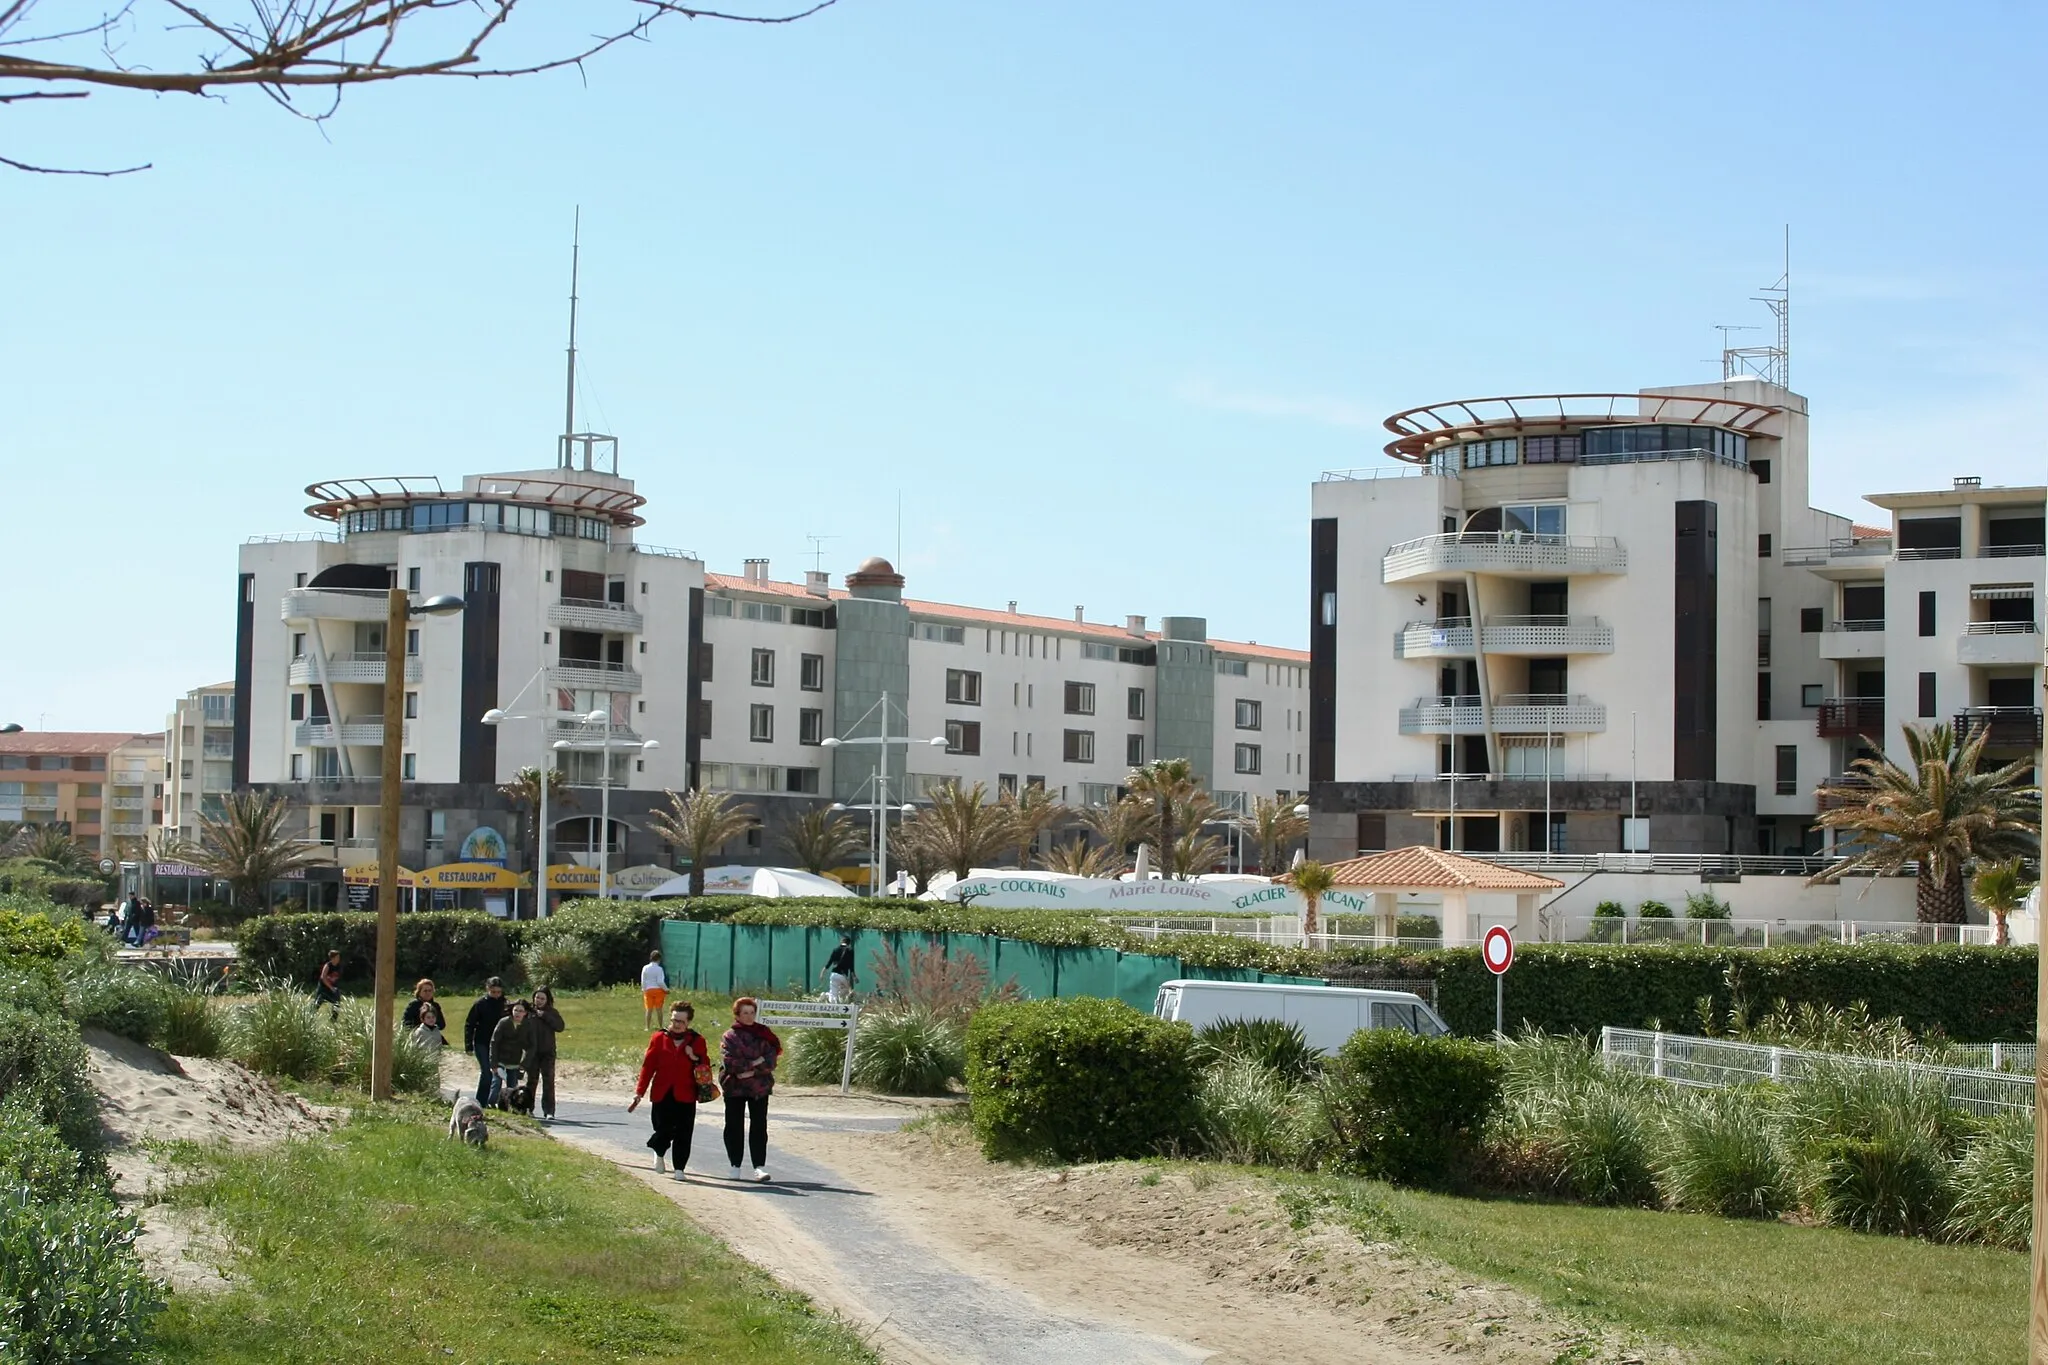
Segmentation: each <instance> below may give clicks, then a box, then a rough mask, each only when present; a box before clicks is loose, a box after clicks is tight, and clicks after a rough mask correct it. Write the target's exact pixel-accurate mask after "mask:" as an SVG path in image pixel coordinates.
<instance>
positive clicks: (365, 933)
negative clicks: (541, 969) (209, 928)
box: [236, 910, 512, 991]
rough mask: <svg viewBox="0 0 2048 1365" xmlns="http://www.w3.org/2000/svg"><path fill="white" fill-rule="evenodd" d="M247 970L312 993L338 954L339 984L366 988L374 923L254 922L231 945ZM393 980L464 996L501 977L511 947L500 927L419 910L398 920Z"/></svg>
mask: <svg viewBox="0 0 2048 1365" xmlns="http://www.w3.org/2000/svg"><path fill="white" fill-rule="evenodd" d="M236 942H237V944H238V945H239V946H240V948H241V952H242V962H243V965H244V968H245V969H246V970H247V971H248V972H250V973H251V974H253V975H255V976H259V977H283V978H285V979H287V980H289V981H291V982H293V983H294V984H296V985H300V986H303V987H304V988H306V989H307V990H309V991H310V990H311V989H312V983H313V978H314V976H315V975H316V974H317V973H318V972H319V970H320V964H321V963H322V962H324V961H326V960H327V950H328V949H330V948H339V949H340V950H341V968H342V973H343V975H344V977H345V978H346V979H347V980H349V981H351V982H354V983H357V984H359V985H360V984H366V983H368V982H369V981H370V979H371V977H372V974H373V973H374V971H375V969H376V962H377V917H376V916H375V915H370V914H365V913H363V912H362V911H360V910H357V911H341V912H337V913H329V914H318V915H259V916H257V917H256V918H254V919H252V920H250V921H249V922H248V923H247V924H245V925H243V926H242V929H241V932H240V934H239V935H237V938H236ZM397 959H398V967H397V979H398V980H399V981H402V982H410V981H416V980H418V979H419V978H420V977H429V978H431V979H433V980H435V981H437V982H439V983H440V984H441V985H442V987H443V988H444V989H454V990H460V989H466V988H469V987H472V986H475V985H477V984H480V983H481V982H482V981H483V979H484V978H485V977H487V976H496V975H498V974H500V973H502V972H504V971H505V969H506V967H507V966H508V965H509V964H510V963H511V962H512V945H511V942H510V940H509V939H508V938H507V937H506V930H505V926H504V925H503V924H502V923H500V922H499V921H498V920H496V919H493V918H492V917H491V916H489V915H486V914H484V913H482V912H481V911H474V910H421V911H417V912H415V913H411V914H404V915H400V916H399V917H398V943H397Z"/></svg>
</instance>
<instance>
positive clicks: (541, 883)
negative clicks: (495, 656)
mask: <svg viewBox="0 0 2048 1365" xmlns="http://www.w3.org/2000/svg"><path fill="white" fill-rule="evenodd" d="M513 700H514V701H517V700H518V698H517V697H515V698H513ZM547 719H549V717H547V716H515V715H511V714H509V713H507V712H506V711H504V710H503V709H502V708H500V707H496V706H493V707H492V708H491V709H490V710H488V711H486V712H484V715H483V722H484V724H486V725H503V724H504V723H505V722H506V721H508V720H540V721H545V720H547ZM554 768H555V756H554V754H553V753H552V752H550V751H549V750H548V748H547V747H546V745H545V743H543V746H542V748H541V753H540V767H539V768H538V769H537V770H536V771H538V772H539V774H540V814H539V815H538V817H537V818H538V819H539V821H540V847H539V850H538V858H537V861H538V862H539V863H540V866H539V868H537V869H536V870H535V872H534V879H533V885H534V888H535V895H537V896H538V897H539V899H538V900H536V901H535V902H534V911H533V914H534V918H535V919H541V918H544V917H545V916H546V915H547V910H548V778H549V777H550V776H551V775H552V774H553V772H554Z"/></svg>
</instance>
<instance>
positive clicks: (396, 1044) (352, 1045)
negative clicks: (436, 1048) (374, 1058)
mask: <svg viewBox="0 0 2048 1365" xmlns="http://www.w3.org/2000/svg"><path fill="white" fill-rule="evenodd" d="M309 1013H311V1014H313V1016H314V1017H315V1018H316V1020H319V1021H321V1023H322V1026H323V1027H328V1028H329V1029H330V1032H331V1034H332V1042H331V1047H332V1057H333V1060H332V1061H331V1062H330V1063H329V1064H328V1069H327V1075H328V1079H330V1080H332V1081H333V1082H334V1083H335V1084H337V1085H352V1086H355V1087H356V1088H357V1089H359V1090H364V1091H367V1090H369V1089H370V1062H371V1054H372V1051H373V1049H374V1047H375V1045H376V1016H375V1015H374V1014H373V1013H372V1012H371V1011H370V1010H369V1009H367V1008H366V1007H364V1006H363V1005H361V1004H359V1003H357V1002H355V1001H350V1002H349V1003H348V1004H347V1005H346V1006H344V1007H343V1008H342V1011H341V1017H340V1018H339V1019H336V1020H334V1021H333V1023H332V1024H331V1025H327V1024H325V1022H324V1021H325V1019H326V1014H325V1012H324V1011H309ZM391 1088H392V1090H394V1091H396V1092H397V1093H399V1094H401V1095H433V1094H437V1093H439V1091H440V1089H441V1061H440V1057H439V1055H438V1054H436V1053H432V1052H429V1051H427V1050H426V1049H425V1048H423V1047H421V1046H420V1045H419V1044H418V1043H415V1042H414V1041H413V1040H412V1037H411V1035H409V1034H407V1033H405V1032H403V1031H402V1030H398V1029H393V1030H392V1034H391Z"/></svg>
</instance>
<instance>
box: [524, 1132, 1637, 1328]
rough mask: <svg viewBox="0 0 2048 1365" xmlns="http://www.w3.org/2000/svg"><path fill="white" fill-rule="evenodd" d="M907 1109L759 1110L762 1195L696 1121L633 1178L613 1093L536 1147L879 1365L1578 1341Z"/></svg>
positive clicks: (631, 1153)
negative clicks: (1040, 1165) (750, 1271)
mask: <svg viewBox="0 0 2048 1365" xmlns="http://www.w3.org/2000/svg"><path fill="white" fill-rule="evenodd" d="M912 1112H915V1111H914V1109H911V1108H909V1107H907V1106H905V1105H903V1104H900V1103H895V1102H890V1101H886V1100H877V1099H873V1098H866V1097H854V1098H853V1099H851V1100H842V1099H840V1098H839V1097H838V1096H837V1095H836V1094H816V1093H793V1094H778V1096H777V1098H776V1103H775V1107H774V1111H773V1113H772V1115H771V1147H770V1153H769V1157H770V1160H769V1165H770V1167H771V1169H772V1170H773V1171H774V1172H775V1176H776V1179H775V1181H774V1182H773V1183H772V1184H770V1185H766V1186H758V1185H754V1184H752V1183H741V1184H735V1183H734V1182H732V1181H730V1180H729V1179H727V1178H725V1172H726V1162H725V1157H724V1154H723V1149H722V1145H721V1141H720V1135H719V1132H718V1129H717V1127H716V1126H715V1124H714V1123H713V1122H712V1121H711V1119H710V1115H708V1114H706V1115H705V1116H703V1118H702V1119H700V1122H699V1124H698V1129H697V1135H696V1141H695V1149H694V1153H693V1156H692V1161H691V1167H690V1173H689V1176H688V1177H687V1179H686V1180H685V1181H683V1182H681V1183H677V1182H674V1181H672V1180H669V1179H667V1178H665V1177H657V1176H656V1175H655V1174H654V1173H653V1171H652V1170H651V1169H647V1168H646V1167H645V1165H644V1164H643V1163H644V1162H645V1161H646V1160H647V1157H646V1149H645V1147H644V1145H643V1144H644V1141H645V1135H646V1126H645V1116H644V1114H639V1113H636V1114H632V1115H627V1114H626V1113H625V1112H624V1110H623V1102H622V1099H620V1098H615V1097H610V1096H602V1095H592V1094H587V1093H585V1094H579V1095H577V1096H575V1097H573V1099H572V1098H570V1097H566V1096H565V1098H564V1103H563V1105H562V1107H561V1118H562V1120H563V1121H562V1122H561V1123H558V1124H557V1125H555V1127H554V1128H552V1129H551V1130H550V1131H551V1132H552V1133H553V1134H554V1136H556V1137H557V1138H558V1139H561V1140H563V1141H566V1142H570V1143H573V1144H575V1145H577V1146H580V1147H583V1148H586V1149H587V1150H591V1151H593V1152H597V1153H599V1154H601V1155H604V1156H607V1157H609V1158H612V1159H614V1160H617V1161H619V1162H620V1163H621V1164H622V1165H625V1166H626V1167H627V1168H628V1169H632V1170H636V1171H637V1172H638V1173H639V1175H640V1178H642V1179H643V1180H645V1181H646V1182H647V1183H648V1184H649V1185H650V1186H651V1187H653V1188H655V1189H658V1190H660V1191H661V1192H662V1193H664V1194H666V1195H668V1196H669V1197H670V1198H672V1199H674V1200H675V1201H676V1202H677V1203H678V1204H680V1205H681V1206H682V1207H683V1208H685V1209H686V1210H688V1211H689V1213H690V1215H691V1217H692V1218H694V1219H696V1220H697V1221H698V1222H700V1223H701V1224H703V1225H704V1226H705V1227H707V1228H708V1229H710V1230H711V1231H712V1232H714V1233H716V1234H717V1235H718V1236H719V1237H721V1238H722V1239H724V1240H725V1241H726V1242H727V1243H728V1244H730V1245H731V1246H732V1247H733V1248H734V1249H735V1250H736V1251H738V1252H739V1253H740V1254H741V1255H743V1256H745V1257H747V1259H749V1260H751V1261H753V1262H754V1263H756V1264H757V1265H760V1266H763V1267H765V1268H767V1269H768V1270H769V1271H771V1272H772V1273H774V1274H775V1275H777V1276H778V1277H780V1278H782V1279H783V1280H784V1281H786V1282H787V1283H789V1284H791V1285H792V1286H794V1287H796V1288H799V1289H801V1290H803V1291H804V1292H805V1293H807V1294H809V1295H811V1297H812V1298H814V1299H815V1300H817V1301H818V1302H820V1303H821V1304H823V1305H825V1306H827V1307H829V1308H831V1309H834V1310H836V1311H838V1312H839V1313H841V1314H843V1315H844V1316H845V1317H847V1318H848V1319H850V1320H851V1321H853V1322H854V1323H856V1324H858V1325H859V1326H860V1327H861V1328H863V1329H864V1330H869V1331H872V1332H873V1334H874V1341H875V1343H876V1345H877V1347H878V1348H879V1349H880V1350H882V1351H883V1353H884V1354H885V1355H886V1356H887V1357H888V1358H889V1359H890V1360H892V1361H900V1362H912V1363H914V1365H941V1363H944V1365H984V1363H985V1365H1013V1362H1014V1365H1026V1363H1027V1362H1030V1363H1031V1365H1040V1363H1044V1365H1084V1363H1086V1365H1094V1362H1102V1361H1118V1362H1124V1361H1129V1362H1135V1363H1139V1365H1152V1363H1153V1362H1158V1363H1159V1365H1183V1363H1184V1362H1197V1361H1208V1362H1213V1365H1239V1363H1240V1362H1243V1363H1245V1365H1249V1362H1253V1361H1257V1362H1262V1365H1289V1363H1290V1362H1301V1363H1302V1365H1309V1363H1310V1362H1326V1361H1332V1360H1345V1361H1352V1362H1360V1363H1361V1365H1411V1363H1419V1362H1423V1361H1438V1360H1441V1359H1442V1358H1443V1357H1444V1356H1445V1355H1446V1354H1451V1355H1456V1356H1458V1357H1459V1358H1461V1359H1465V1360H1472V1361H1485V1362H1502V1363H1503V1365H1509V1363H1512V1365H1524V1363H1525V1362H1526V1363H1528V1365H1536V1363H1537V1362H1540V1363H1541V1365H1549V1362H1551V1361H1553V1360H1555V1359H1557V1358H1558V1356H1559V1354H1560V1353H1561V1352H1562V1351H1564V1350H1566V1349H1568V1348H1570V1347H1572V1346H1574V1345H1577V1344H1578V1343H1580V1342H1582V1341H1584V1338H1583V1336H1582V1335H1581V1334H1579V1333H1577V1332H1575V1331H1573V1330H1571V1329H1570V1328H1569V1327H1566V1326H1564V1325H1562V1324H1559V1323H1557V1322H1555V1321H1553V1320H1551V1319H1549V1318H1548V1316H1547V1315H1545V1314H1543V1313H1542V1312H1541V1310H1540V1309H1538V1308H1536V1306H1535V1305H1533V1304H1530V1303H1528V1302H1527V1301H1526V1300H1523V1299H1520V1298H1519V1297H1518V1296H1514V1295H1510V1294H1506V1293H1503V1292H1500V1291H1497V1290H1494V1289H1493V1288H1491V1287H1489V1286H1475V1285H1470V1284H1465V1283H1462V1282H1460V1281H1459V1280H1458V1279H1457V1277H1455V1276H1454V1275H1452V1274H1451V1273H1450V1272H1447V1271H1444V1270H1443V1269H1442V1268H1441V1267H1437V1266H1432V1265H1423V1264H1420V1263H1416V1262H1413V1261H1412V1260H1411V1259H1409V1258H1404V1257H1401V1256H1399V1255H1397V1254H1395V1253H1393V1252H1392V1249H1388V1248H1381V1249H1378V1254H1373V1249H1371V1248H1365V1247H1363V1246H1362V1245H1361V1244H1360V1243H1358V1241H1357V1239H1356V1238H1350V1237H1342V1238H1340V1237H1338V1236H1336V1235H1334V1234H1327V1233H1325V1234H1323V1235H1321V1236H1316V1235H1302V1234H1298V1233H1296V1232H1295V1231H1294V1230H1292V1229H1291V1228H1290V1227H1289V1226H1288V1220H1287V1218H1286V1216H1285V1214H1284V1213H1282V1212H1281V1211H1280V1210H1279V1208H1278V1207H1277V1205H1276V1204H1275V1203H1274V1201H1273V1199H1272V1197H1271V1195H1270V1192H1268V1191H1266V1190H1265V1189H1264V1187H1263V1186H1261V1185H1259V1184H1258V1183H1257V1182H1254V1181H1249V1180H1242V1179H1240V1180H1236V1181H1234V1182H1226V1183H1225V1184H1224V1185H1219V1186H1216V1187H1214V1188H1209V1189H1203V1190H1195V1189H1192V1188H1189V1187H1188V1182H1187V1181H1186V1180H1185V1178H1176V1179H1177V1183H1176V1181H1175V1180H1169V1181H1164V1182H1162V1181H1159V1180H1157V1179H1156V1178H1155V1179H1154V1180H1153V1183H1152V1184H1149V1185H1148V1184H1145V1183H1144V1182H1145V1180H1146V1178H1147V1177H1146V1175H1145V1173H1144V1171H1143V1169H1141V1168H1138V1167H1132V1166H1128V1165H1113V1166H1108V1167H1097V1168H1082V1169H1079V1170H1076V1171H1073V1172H1069V1173H1065V1174H1061V1173H1048V1172H1043V1171H1037V1170H1028V1169H1022V1168H1017V1167H1010V1166H1001V1165H992V1164H990V1163H987V1162H984V1161H983V1160H982V1159H981V1158H980V1156H979V1155H978V1154H976V1153H974V1152H972V1151H971V1150H970V1149H967V1148H965V1147H964V1146H963V1144H961V1143H959V1142H957V1141H945V1140H941V1139H935V1138H931V1137H926V1136H924V1135H919V1134H902V1133H898V1132H897V1131H896V1129H897V1128H898V1127H900V1125H901V1123H902V1122H903V1120H904V1119H905V1118H906V1117H908V1116H909V1114H910V1113H912ZM1190 1209H1193V1210H1194V1211H1195V1213H1196V1214H1197V1215H1198V1216H1193V1217H1191V1216H1190ZM1106 1230H1107V1231H1106ZM1595 1358H1616V1357H1612V1356H1609V1355H1608V1354H1607V1353H1606V1352H1604V1351H1602V1352H1599V1353H1597V1354H1596V1356H1595ZM1620 1358H1626V1357H1620Z"/></svg>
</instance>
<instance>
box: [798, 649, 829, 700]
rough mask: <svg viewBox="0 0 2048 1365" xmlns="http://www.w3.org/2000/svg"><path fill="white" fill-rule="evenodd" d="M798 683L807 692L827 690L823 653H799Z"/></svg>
mask: <svg viewBox="0 0 2048 1365" xmlns="http://www.w3.org/2000/svg"><path fill="white" fill-rule="evenodd" d="M796 662H797V670H796V685H797V686H798V687H801V688H802V689H803V690H804V691H806V692H823V691H824V690H825V656H824V655H822V654H799V655H797V656H796Z"/></svg>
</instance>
